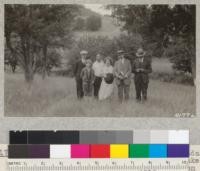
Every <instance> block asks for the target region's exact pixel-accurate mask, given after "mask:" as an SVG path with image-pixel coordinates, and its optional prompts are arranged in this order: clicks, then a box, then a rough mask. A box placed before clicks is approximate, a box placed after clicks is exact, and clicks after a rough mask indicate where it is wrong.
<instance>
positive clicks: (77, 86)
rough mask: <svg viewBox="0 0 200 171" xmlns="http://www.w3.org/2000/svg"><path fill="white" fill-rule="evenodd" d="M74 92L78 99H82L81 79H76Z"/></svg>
mask: <svg viewBox="0 0 200 171" xmlns="http://www.w3.org/2000/svg"><path fill="white" fill-rule="evenodd" d="M76 92H77V97H78V99H82V98H83V95H84V93H83V83H82V79H81V78H77V79H76Z"/></svg>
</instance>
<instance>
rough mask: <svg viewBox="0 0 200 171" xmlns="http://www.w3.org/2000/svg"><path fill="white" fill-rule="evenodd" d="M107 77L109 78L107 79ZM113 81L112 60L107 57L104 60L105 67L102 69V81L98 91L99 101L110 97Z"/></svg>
mask: <svg viewBox="0 0 200 171" xmlns="http://www.w3.org/2000/svg"><path fill="white" fill-rule="evenodd" d="M108 76H110V77H109V78H108ZM112 77H113V78H112ZM113 80H114V76H113V66H112V58H111V57H107V58H106V59H105V65H104V67H103V80H102V82H101V87H100V90H99V100H104V99H108V98H109V97H111V95H112V93H113V88H114V84H113Z"/></svg>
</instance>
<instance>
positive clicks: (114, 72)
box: [113, 62, 119, 78]
mask: <svg viewBox="0 0 200 171" xmlns="http://www.w3.org/2000/svg"><path fill="white" fill-rule="evenodd" d="M113 74H114V76H115V77H117V78H118V77H119V73H118V71H117V62H115V65H114V68H113Z"/></svg>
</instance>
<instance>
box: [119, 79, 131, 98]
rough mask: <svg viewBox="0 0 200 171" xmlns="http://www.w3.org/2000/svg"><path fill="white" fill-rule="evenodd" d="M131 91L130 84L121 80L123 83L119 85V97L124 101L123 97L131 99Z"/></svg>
mask: <svg viewBox="0 0 200 171" xmlns="http://www.w3.org/2000/svg"><path fill="white" fill-rule="evenodd" d="M129 91H130V85H126V84H124V82H123V81H121V83H120V84H119V85H118V98H119V101H120V102H122V101H123V99H125V100H128V99H129Z"/></svg>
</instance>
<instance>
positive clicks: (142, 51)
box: [136, 48, 146, 57]
mask: <svg viewBox="0 0 200 171" xmlns="http://www.w3.org/2000/svg"><path fill="white" fill-rule="evenodd" d="M145 54H146V52H145V51H144V50H143V49H142V48H139V49H138V50H137V52H136V56H137V57H141V56H144V55H145Z"/></svg>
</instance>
